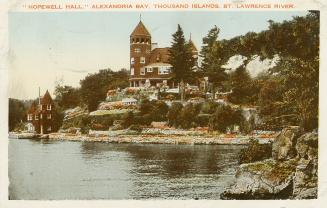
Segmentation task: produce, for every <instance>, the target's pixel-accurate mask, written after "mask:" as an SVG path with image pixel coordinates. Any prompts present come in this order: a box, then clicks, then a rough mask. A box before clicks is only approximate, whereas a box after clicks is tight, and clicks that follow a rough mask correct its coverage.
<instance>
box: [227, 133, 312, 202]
mask: <svg viewBox="0 0 327 208" xmlns="http://www.w3.org/2000/svg"><path fill="white" fill-rule="evenodd" d="M317 189H318V133H317V132H316V131H313V132H310V133H305V134H303V135H300V131H299V128H297V127H289V128H286V129H284V130H283V131H282V132H281V133H280V134H279V135H278V136H277V137H276V139H275V141H274V142H273V157H272V158H271V159H267V160H263V161H258V162H254V163H248V164H242V165H240V167H239V168H238V170H237V172H236V175H235V183H234V184H233V185H232V186H231V187H228V188H227V189H226V190H225V191H224V192H223V193H222V194H221V198H222V199H315V198H317Z"/></svg>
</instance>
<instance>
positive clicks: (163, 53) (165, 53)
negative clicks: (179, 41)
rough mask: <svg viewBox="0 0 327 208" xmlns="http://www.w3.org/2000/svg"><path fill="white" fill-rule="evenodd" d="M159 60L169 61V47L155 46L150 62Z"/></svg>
mask: <svg viewBox="0 0 327 208" xmlns="http://www.w3.org/2000/svg"><path fill="white" fill-rule="evenodd" d="M158 62H160V63H168V62H169V48H155V49H153V50H152V51H151V55H150V61H149V64H152V63H158Z"/></svg>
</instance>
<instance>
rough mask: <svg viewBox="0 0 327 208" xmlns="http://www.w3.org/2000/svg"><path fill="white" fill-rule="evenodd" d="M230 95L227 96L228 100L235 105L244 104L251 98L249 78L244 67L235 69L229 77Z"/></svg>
mask: <svg viewBox="0 0 327 208" xmlns="http://www.w3.org/2000/svg"><path fill="white" fill-rule="evenodd" d="M229 81H230V83H231V86H232V93H231V94H229V95H228V100H229V101H230V102H232V103H235V104H245V103H248V102H249V100H250V99H249V96H251V90H250V87H251V81H252V80H251V77H250V74H249V73H248V72H247V71H246V69H245V67H244V65H242V66H240V67H239V68H237V69H236V70H235V71H234V72H233V73H232V74H231V75H230V80H229Z"/></svg>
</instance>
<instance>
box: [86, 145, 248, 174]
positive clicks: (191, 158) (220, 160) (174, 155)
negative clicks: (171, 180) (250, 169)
mask: <svg viewBox="0 0 327 208" xmlns="http://www.w3.org/2000/svg"><path fill="white" fill-rule="evenodd" d="M241 148H242V147H241V146H227V145H225V146H224V145H214V146H208V145H194V146H192V145H156V144H106V143H94V142H83V143H81V153H82V155H83V157H84V158H85V159H93V158H96V157H97V155H101V154H104V153H105V152H112V151H114V152H124V153H128V155H130V159H131V160H132V161H133V162H134V163H136V164H135V165H134V166H135V168H136V169H133V170H132V171H134V172H135V171H136V172H138V173H146V174H153V175H155V174H160V175H161V176H162V177H179V176H184V175H187V174H220V173H222V171H223V170H224V169H225V168H228V167H229V166H235V164H236V163H237V153H238V151H239V149H241ZM226 161H227V162H228V163H227V164H226Z"/></svg>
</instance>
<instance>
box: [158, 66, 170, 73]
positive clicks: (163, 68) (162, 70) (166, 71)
mask: <svg viewBox="0 0 327 208" xmlns="http://www.w3.org/2000/svg"><path fill="white" fill-rule="evenodd" d="M169 72H170V67H167V66H162V67H160V68H159V72H158V73H159V74H169Z"/></svg>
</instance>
